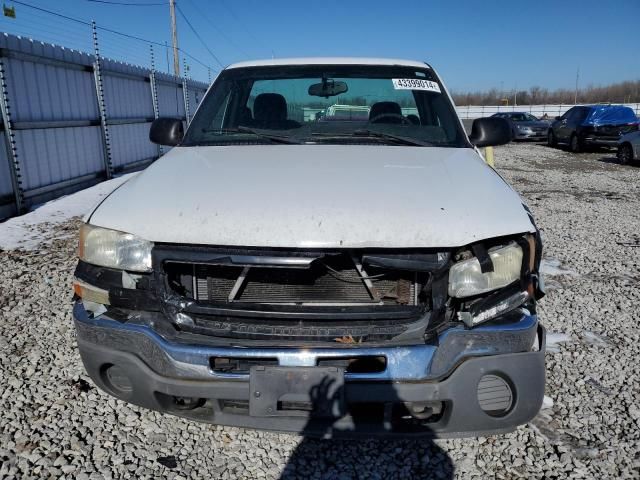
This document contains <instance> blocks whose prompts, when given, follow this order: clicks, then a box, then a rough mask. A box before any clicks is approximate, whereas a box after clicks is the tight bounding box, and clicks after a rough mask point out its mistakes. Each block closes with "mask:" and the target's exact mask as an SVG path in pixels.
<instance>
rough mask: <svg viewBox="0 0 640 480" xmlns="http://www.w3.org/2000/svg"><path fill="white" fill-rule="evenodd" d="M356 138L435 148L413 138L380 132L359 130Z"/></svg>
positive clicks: (431, 144) (356, 131)
mask: <svg viewBox="0 0 640 480" xmlns="http://www.w3.org/2000/svg"><path fill="white" fill-rule="evenodd" d="M353 136H354V137H375V138H381V139H383V140H391V141H393V142H396V143H398V144H399V145H413V146H418V147H433V143H430V142H426V141H424V140H420V139H418V138H413V137H404V136H402V135H395V134H393V133H386V132H379V131H377V130H369V129H366V128H365V129H358V130H354V132H353Z"/></svg>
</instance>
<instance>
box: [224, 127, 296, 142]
mask: <svg viewBox="0 0 640 480" xmlns="http://www.w3.org/2000/svg"><path fill="white" fill-rule="evenodd" d="M235 131H237V132H241V133H252V134H254V135H257V136H258V137H260V138H266V139H267V140H272V141H274V142H279V143H286V144H291V145H300V144H301V143H302V141H300V140H298V139H297V138H293V137H290V136H288V135H277V134H275V133H270V132H265V131H264V130H257V129H255V128H250V127H244V126H239V127H238V128H237V129H235Z"/></svg>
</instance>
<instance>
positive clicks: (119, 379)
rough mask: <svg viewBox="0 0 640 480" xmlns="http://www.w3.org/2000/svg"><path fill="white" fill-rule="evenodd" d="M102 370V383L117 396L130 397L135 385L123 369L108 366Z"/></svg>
mask: <svg viewBox="0 0 640 480" xmlns="http://www.w3.org/2000/svg"><path fill="white" fill-rule="evenodd" d="M100 370H101V377H102V381H103V382H104V383H105V385H106V386H107V387H108V388H109V389H111V390H112V391H113V392H114V393H115V394H117V395H120V396H128V395H129V394H130V393H131V392H133V384H132V383H131V380H130V379H129V377H128V375H127V374H126V372H125V370H124V369H123V368H122V367H119V366H117V365H113V364H106V365H103V366H102V368H101V369H100Z"/></svg>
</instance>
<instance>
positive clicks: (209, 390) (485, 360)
mask: <svg viewBox="0 0 640 480" xmlns="http://www.w3.org/2000/svg"><path fill="white" fill-rule="evenodd" d="M156 315H161V314H156ZM74 318H75V325H76V331H77V340H78V347H79V350H80V355H81V357H82V361H83V363H84V366H85V369H86V370H87V372H88V373H89V375H90V376H91V378H92V379H93V381H94V382H95V383H96V385H98V386H99V387H100V388H101V389H103V390H105V391H106V392H108V393H110V394H111V395H114V396H116V397H118V398H120V399H121V400H125V401H127V402H130V403H133V404H136V405H139V406H142V407H145V408H149V409H153V410H158V411H161V412H165V413H170V414H173V415H178V416H182V417H186V418H188V419H191V420H196V421H201V422H208V423H214V424H218V425H229V426H236V427H246V428H255V429H265V430H277V431H287V432H297V433H301V434H303V435H308V436H316V437H325V438H329V437H343V436H348V437H350V436H371V435H385V436H389V435H392V436H393V435H395V436H402V437H405V436H428V437H432V436H438V437H464V436H478V435H488V434H496V433H504V432H509V431H512V430H513V429H514V428H515V427H516V426H517V425H521V424H523V423H526V422H528V421H529V420H531V419H532V418H533V417H534V416H535V415H536V414H537V413H538V411H539V409H540V406H541V404H542V398H543V395H544V377H545V367H544V344H545V340H544V335H545V332H544V329H543V328H542V326H540V325H539V324H538V321H537V318H536V316H535V315H531V314H530V313H529V312H528V311H526V310H524V309H521V310H518V311H514V312H512V313H511V314H509V315H505V317H503V318H502V319H501V320H499V321H498V322H495V323H494V324H492V325H484V326H479V327H476V328H474V329H471V330H467V329H464V328H462V327H454V328H450V329H448V330H446V331H445V332H443V333H442V334H441V335H440V336H439V341H438V345H437V346H435V345H409V346H380V347H370V346H357V345H352V346H345V345H336V347H335V348H333V347H322V348H264V347H263V348H247V347H220V346H212V345H203V344H202V343H203V342H206V339H204V338H202V339H200V340H199V341H198V343H197V344H196V343H194V340H193V338H194V337H189V338H183V337H180V335H176V334H173V335H172V334H171V331H170V330H166V331H164V333H163V334H162V335H161V334H160V333H158V331H157V330H156V328H154V317H153V315H151V314H148V315H133V316H131V318H130V319H128V320H116V319H115V318H110V317H109V316H108V315H101V316H99V317H97V318H95V319H90V318H88V316H87V313H86V311H85V310H84V307H83V306H82V304H80V303H78V304H76V306H75V307H74ZM155 318H156V319H157V320H158V323H157V325H156V326H159V325H160V324H161V320H160V319H159V318H158V317H157V316H156V317H155ZM536 334H537V335H538V347H539V349H538V350H537V351H532V349H531V347H532V346H533V342H534V340H535V338H536ZM371 355H373V356H384V357H385V358H386V368H385V369H384V371H379V372H372V373H349V372H346V373H344V377H343V384H342V386H341V387H340V391H341V392H342V393H341V396H342V398H343V400H342V401H341V402H339V403H340V404H342V405H343V406H344V410H342V411H341V412H342V413H340V414H339V415H338V416H335V417H333V418H325V417H321V418H318V417H316V416H315V415H312V414H310V413H309V412H308V411H300V410H296V411H295V412H291V411H289V410H287V409H284V408H283V410H282V411H278V414H277V415H276V414H263V413H258V411H256V410H255V409H253V407H252V402H253V400H254V399H255V398H256V397H260V398H264V397H273V396H276V398H280V397H278V395H280V393H281V391H282V390H280V389H279V387H278V382H275V383H276V384H273V385H272V384H271V383H267V384H264V383H263V384H262V386H261V387H259V390H258V386H257V382H258V378H259V375H257V376H256V377H254V376H253V375H254V374H255V369H262V370H264V369H265V367H260V366H254V367H251V372H252V373H250V374H242V373H241V374H234V373H221V372H217V371H213V370H212V368H211V359H212V357H235V358H238V357H244V358H248V359H250V358H255V359H264V358H265V357H267V358H274V357H275V358H277V360H278V363H279V364H280V366H279V367H272V368H271V369H270V370H269V372H273V370H274V369H280V370H282V369H283V367H284V369H285V370H286V369H287V368H288V367H300V368H293V369H291V370H296V372H291V374H292V375H295V374H301V373H302V374H304V373H308V374H313V373H317V372H318V371H319V370H322V367H317V365H318V362H319V361H320V360H323V359H331V358H336V357H342V358H344V357H348V358H353V357H358V356H371ZM257 363H259V362H257ZM114 366H117V367H118V369H119V373H115V374H114V375H115V383H114V377H109V371H112V369H113V367H114ZM305 367H306V369H307V372H305V371H304V369H305ZM309 367H313V368H309ZM267 368H268V367H267ZM328 368H330V367H324V370H325V371H327V369H328ZM334 371H335V372H336V373H335V374H334V375H338V376H340V375H342V374H341V373H340V372H339V371H337V370H336V369H335V368H334ZM320 373H322V372H320ZM123 377H124V379H125V380H126V381H125V382H124V384H125V387H126V388H125V387H122V385H123V383H122V380H123ZM497 377H499V378H502V379H503V388H507V390H508V393H507V395H508V396H509V398H510V399H511V400H510V401H511V406H510V407H509V408H508V410H506V411H504V412H503V413H501V414H500V415H497V416H496V415H493V414H490V413H487V411H486V408H487V407H486V404H485V406H484V407H483V404H482V402H483V401H484V402H486V400H483V398H484V397H483V396H484V395H490V396H492V398H497V397H496V395H503V394H502V393H498V394H495V393H491V392H495V389H494V387H493V386H492V385H489V386H488V387H487V386H486V385H487V384H486V382H487V381H488V382H489V383H491V382H492V381H493V380H492V379H495V378H497ZM336 378H338V377H336ZM325 379H326V378H325ZM483 382H485V383H483ZM118 384H119V385H120V386H121V387H120V388H118V386H117V385H118ZM504 385H508V387H504ZM303 386H304V385H303ZM320 386H322V384H318V385H317V387H320ZM315 388H316V387H315V386H314V387H313V388H311V389H310V390H309V398H311V399H313V398H314V396H313V393H314V389H315ZM317 391H321V389H319V390H316V392H317ZM487 392H489V393H487ZM500 392H502V390H501V391H500ZM499 398H504V397H499ZM320 400H322V401H321V402H320V404H322V403H323V402H324V401H326V399H324V397H321V398H320ZM333 400H335V398H334V397H331V401H333ZM498 400H499V399H498ZM313 404H314V405H315V404H316V403H313ZM363 405H365V406H366V405H369V406H371V405H375V406H376V408H375V409H374V411H372V410H371V409H370V408H369V409H364V410H362V409H361V407H362V406H363ZM438 405H439V406H440V408H441V410H440V412H441V413H440V414H438V415H436V416H430V417H429V418H428V419H426V420H424V421H422V420H420V419H416V418H414V417H413V416H409V417H408V418H407V417H406V416H394V415H395V414H394V411H395V410H394V409H395V408H396V407H398V406H400V407H402V406H408V407H407V408H418V409H419V410H420V409H422V408H427V409H431V408H438V407H437V406H438ZM275 409H276V407H275V404H274V410H275ZM269 411H271V410H269ZM420 411H422V410H420ZM375 412H377V413H375Z"/></svg>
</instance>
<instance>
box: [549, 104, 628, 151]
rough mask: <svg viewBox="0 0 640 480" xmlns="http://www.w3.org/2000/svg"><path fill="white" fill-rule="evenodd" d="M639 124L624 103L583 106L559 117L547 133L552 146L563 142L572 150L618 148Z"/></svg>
mask: <svg viewBox="0 0 640 480" xmlns="http://www.w3.org/2000/svg"><path fill="white" fill-rule="evenodd" d="M639 125H640V123H639V122H638V118H637V117H636V114H635V113H633V110H631V109H630V108H629V107H625V106H621V105H586V106H583V105H580V106H577V107H572V108H570V109H569V110H568V111H567V112H566V113H565V114H564V115H562V116H561V117H556V120H555V122H553V123H552V124H551V127H550V128H549V133H548V136H547V143H548V145H549V146H550V147H555V146H556V145H558V144H560V143H562V144H566V145H568V146H569V148H570V149H571V151H572V152H580V151H582V150H584V149H586V148H590V147H617V146H618V140H620V137H621V136H622V135H624V134H626V133H629V132H633V131H636V130H638V128H639Z"/></svg>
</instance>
